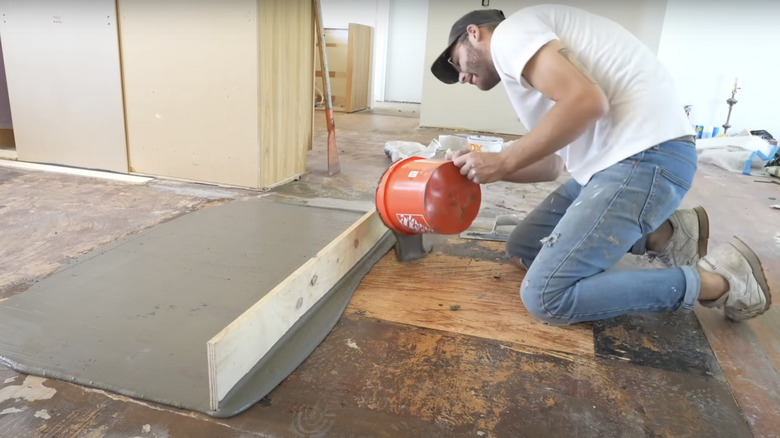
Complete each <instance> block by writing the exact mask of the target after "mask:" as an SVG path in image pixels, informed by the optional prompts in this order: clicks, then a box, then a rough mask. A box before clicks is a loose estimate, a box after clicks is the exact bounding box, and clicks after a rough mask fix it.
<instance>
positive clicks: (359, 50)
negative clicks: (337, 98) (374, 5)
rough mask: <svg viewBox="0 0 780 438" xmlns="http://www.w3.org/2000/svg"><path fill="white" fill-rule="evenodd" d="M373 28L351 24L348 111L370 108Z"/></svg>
mask: <svg viewBox="0 0 780 438" xmlns="http://www.w3.org/2000/svg"><path fill="white" fill-rule="evenodd" d="M372 44H373V42H372V40H371V27H370V26H364V25H362V24H355V23H350V24H349V56H348V58H349V59H348V60H347V78H348V79H347V101H346V111H347V112H350V113H351V112H353V111H359V110H362V109H366V108H368V103H369V100H368V88H369V83H370V79H371V78H370V75H371V45H372Z"/></svg>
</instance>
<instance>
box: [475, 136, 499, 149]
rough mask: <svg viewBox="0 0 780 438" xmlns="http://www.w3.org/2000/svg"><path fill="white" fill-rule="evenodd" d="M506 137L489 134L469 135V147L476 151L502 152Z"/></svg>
mask: <svg viewBox="0 0 780 438" xmlns="http://www.w3.org/2000/svg"><path fill="white" fill-rule="evenodd" d="M503 147H504V139H503V138H501V137H491V136H488V135H469V149H471V150H472V151H475V152H501V150H502V149H503Z"/></svg>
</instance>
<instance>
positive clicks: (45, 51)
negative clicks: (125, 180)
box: [0, 0, 127, 172]
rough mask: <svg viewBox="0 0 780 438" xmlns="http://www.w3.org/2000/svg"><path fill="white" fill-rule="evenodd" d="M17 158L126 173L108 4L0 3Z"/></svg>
mask: <svg viewBox="0 0 780 438" xmlns="http://www.w3.org/2000/svg"><path fill="white" fill-rule="evenodd" d="M0 12H2V14H3V20H2V22H0V33H2V39H3V41H2V44H3V56H4V60H5V70H6V74H7V79H8V91H9V100H10V104H11V113H12V117H13V127H14V135H15V137H16V150H17V152H18V156H19V159H20V160H24V161H38V162H49V163H57V164H66V165H72V166H78V167H88V168H97V169H105V170H112V171H117V172H127V155H126V145H125V130H124V119H123V110H122V86H121V77H120V66H119V49H118V43H117V20H116V7H115V4H114V1H113V0H94V1H93V0H74V1H57V0H38V1H34V2H29V1H27V2H21V1H13V0H3V1H0Z"/></svg>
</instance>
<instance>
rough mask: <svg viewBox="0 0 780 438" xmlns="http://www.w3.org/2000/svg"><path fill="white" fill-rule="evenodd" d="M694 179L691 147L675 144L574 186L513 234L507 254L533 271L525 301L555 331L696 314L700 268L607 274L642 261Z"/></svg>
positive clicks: (571, 183)
mask: <svg viewBox="0 0 780 438" xmlns="http://www.w3.org/2000/svg"><path fill="white" fill-rule="evenodd" d="M695 172H696V148H695V146H694V145H693V144H692V143H688V142H680V141H670V142H665V143H661V144H659V145H657V146H654V147H652V148H650V149H648V150H646V151H644V152H641V153H639V154H636V155H634V156H632V157H629V158H627V159H625V160H623V161H621V162H619V163H617V164H615V165H613V166H611V167H609V168H607V169H605V170H603V171H601V172H599V173H597V174H596V175H594V176H593V178H591V180H590V181H589V182H588V183H587V184H586V185H584V186H581V185H580V184H578V183H577V182H576V181H574V180H573V179H572V180H569V181H568V182H566V183H564V184H563V185H561V186H560V187H559V188H558V189H557V190H555V192H553V193H552V194H550V195H549V196H548V197H547V199H545V201H544V202H542V203H541V204H540V205H539V206H538V207H537V208H536V209H535V210H534V211H532V212H531V213H530V214H529V215H528V216H527V217H526V218H525V219H524V220H523V222H522V223H520V224H519V225H518V226H517V227H516V228H515V230H514V231H513V232H512V234H511V236H510V238H509V240H508V242H507V247H506V248H507V253H508V255H509V256H510V257H517V258H519V259H520V260H522V262H523V263H524V264H525V266H527V267H528V272H527V274H526V276H525V279H524V280H523V284H522V287H521V296H522V299H523V303H524V304H525V306H526V308H527V309H528V311H529V312H530V313H532V314H533V315H534V316H536V317H537V318H539V319H540V320H542V321H544V322H547V323H549V324H553V325H568V324H572V323H577V322H582V321H593V320H598V319H605V318H611V317H614V316H619V315H623V314H628V313H639V312H664V311H672V310H675V309H677V308H679V307H680V306H681V305H683V306H685V307H688V308H693V304H694V303H695V302H696V299H697V297H698V294H699V288H700V286H701V280H700V278H699V273H698V271H697V270H696V267H695V266H685V267H680V268H670V269H640V270H622V269H620V270H617V269H616V270H609V268H611V267H613V266H615V264H616V263H617V262H618V261H619V260H620V258H621V257H623V256H624V255H625V254H626V253H627V252H631V253H633V254H644V253H645V251H646V249H645V243H646V236H647V234H648V233H651V232H652V231H654V230H655V229H657V228H658V227H659V226H660V225H661V224H662V223H663V222H664V221H666V220H667V219H668V218H669V216H671V215H672V213H674V210H675V209H676V208H677V207H678V206H679V204H680V201H682V198H683V196H685V194H686V193H687V192H688V190H689V189H690V187H691V184H692V182H693V176H694V173H695Z"/></svg>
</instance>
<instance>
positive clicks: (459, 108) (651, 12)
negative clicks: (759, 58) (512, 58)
mask: <svg viewBox="0 0 780 438" xmlns="http://www.w3.org/2000/svg"><path fill="white" fill-rule="evenodd" d="M692 1H695V0H692ZM539 3H544V2H539V1H530V0H491V1H490V6H489V8H490V9H501V10H503V11H504V14H505V15H507V16H509V15H510V14H511V13H513V12H516V11H517V10H519V9H521V8H523V7H526V6H530V5H533V4H539ZM556 3H560V4H569V5H573V6H578V7H581V8H583V9H586V10H589V11H591V12H594V13H597V14H600V15H603V16H606V17H608V18H611V19H613V20H615V21H617V22H618V23H620V24H622V25H623V26H625V27H626V28H627V29H628V30H629V31H631V32H632V33H634V35H636V36H637V37H638V38H639V39H640V40H642V41H643V42H644V43H645V44H647V45H648V47H650V48H651V50H653V51H655V50H656V49H657V48H658V45H659V41H660V39H661V29H662V24H663V20H664V13H665V9H666V1H665V0H590V1H582V0H580V1H576V0H568V1H567V0H558V1H556ZM428 7H429V13H428V35H427V39H426V51H425V64H426V66H427V68H426V74H425V75H424V77H423V102H422V108H421V111H420V124H421V125H423V126H432V127H443V128H455V129H468V130H474V131H486V132H496V133H504V134H524V133H526V132H527V130H526V129H525V127H524V126H523V125H522V124H521V123H520V121H519V120H517V116H516V114H515V112H514V109H513V108H512V107H511V105H510V103H509V100H508V98H507V97H506V93H505V91H504V88H503V86H501V85H499V86H497V87H495V88H494V89H493V90H490V91H487V92H485V91H481V90H478V89H477V88H476V87H474V86H473V85H469V84H465V85H461V84H455V85H446V84H443V83H441V82H439V80H438V79H436V78H435V77H434V76H433V74H431V73H430V70H429V69H430V65H431V63H433V61H434V60H435V59H436V57H437V56H438V55H439V54H440V53H441V51H442V50H443V49H444V47H445V45H446V44H447V37H448V36H449V33H450V28H451V27H452V23H454V22H455V21H456V20H457V19H458V18H460V17H461V16H463V15H464V14H465V13H467V12H469V11H471V10H475V9H480V8H481V7H482V6H481V0H429V5H428Z"/></svg>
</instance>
